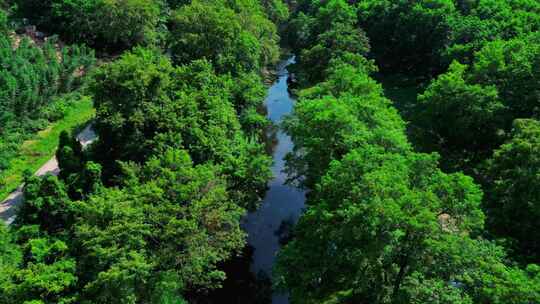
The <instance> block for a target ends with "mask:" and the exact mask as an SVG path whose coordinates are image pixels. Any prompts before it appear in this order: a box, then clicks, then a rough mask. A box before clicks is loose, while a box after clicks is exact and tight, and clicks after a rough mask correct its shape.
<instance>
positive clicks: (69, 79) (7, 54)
mask: <svg viewBox="0 0 540 304" xmlns="http://www.w3.org/2000/svg"><path fill="white" fill-rule="evenodd" d="M0 52H1V56H0V65H1V66H2V69H1V70H0V176H1V172H2V170H4V169H6V167H7V166H8V164H9V161H10V160H11V159H12V158H13V157H14V155H15V153H16V152H17V150H18V147H19V145H20V144H21V143H22V141H23V140H25V139H28V138H29V137H30V136H31V135H32V134H33V133H35V132H37V131H38V130H41V129H43V128H44V127H45V126H47V125H48V124H49V123H50V122H52V121H55V120H58V119H59V118H61V117H62V115H63V113H64V111H65V108H66V107H67V106H68V105H69V104H70V103H73V102H77V101H78V96H77V95H76V94H71V95H64V94H66V93H71V92H73V91H74V90H76V89H77V88H78V87H79V86H80V85H81V78H82V75H83V74H84V72H85V71H86V70H87V69H88V68H89V67H90V66H92V64H93V63H94V57H93V51H91V50H89V49H88V48H85V47H79V46H66V47H59V46H58V44H57V41H56V40H55V39H48V40H47V41H45V42H44V43H43V44H42V45H39V46H38V45H36V42H34V41H32V40H30V39H28V38H25V37H16V36H15V37H13V36H11V35H10V34H9V33H0ZM0 183H1V182H0Z"/></svg>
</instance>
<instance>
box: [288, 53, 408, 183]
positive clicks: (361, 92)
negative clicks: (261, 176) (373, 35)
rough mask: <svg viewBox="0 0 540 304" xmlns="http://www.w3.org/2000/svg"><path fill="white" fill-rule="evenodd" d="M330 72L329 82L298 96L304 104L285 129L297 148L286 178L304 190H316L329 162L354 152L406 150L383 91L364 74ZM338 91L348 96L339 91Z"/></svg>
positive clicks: (342, 68)
mask: <svg viewBox="0 0 540 304" xmlns="http://www.w3.org/2000/svg"><path fill="white" fill-rule="evenodd" d="M333 71H334V73H333V74H331V76H329V80H328V81H326V82H323V83H321V84H319V85H317V86H316V87H314V88H310V89H308V90H306V91H304V92H303V93H300V95H304V96H305V98H303V99H300V100H299V103H298V104H297V105H296V107H295V110H294V115H292V116H290V117H288V118H287V119H286V120H285V121H284V123H283V126H284V129H285V131H286V132H287V133H288V134H289V135H290V136H291V137H292V139H293V141H294V143H295V146H294V149H293V152H292V153H289V154H288V155H287V170H288V173H289V176H290V177H291V178H292V179H293V180H300V181H302V182H301V184H302V185H303V186H307V187H313V186H314V185H315V183H316V182H317V181H318V179H319V178H320V177H321V176H322V175H323V174H324V172H326V170H327V169H328V165H329V164H330V162H331V161H332V160H339V159H341V157H343V155H345V154H347V153H348V152H349V151H351V150H352V149H354V148H357V147H360V146H365V145H372V144H378V145H380V146H382V147H385V149H387V150H388V151H406V150H408V149H410V147H409V144H408V142H407V139H406V137H405V124H404V122H403V120H402V119H401V118H400V117H399V115H398V113H397V112H396V110H395V109H393V108H392V107H391V106H390V101H389V100H387V99H386V98H384V97H383V96H382V88H381V87H380V86H379V85H377V84H376V83H375V82H374V81H373V80H372V79H370V78H369V77H368V76H367V74H365V73H364V71H363V70H362V68H355V67H352V66H350V65H347V64H338V65H337V68H335V69H333ZM348 84H350V85H351V86H350V87H349V86H348ZM340 85H343V87H347V88H348V89H349V91H345V90H344V91H339V89H340V88H342V87H340ZM334 94H335V95H337V96H332V95H334ZM321 126H324V128H321Z"/></svg>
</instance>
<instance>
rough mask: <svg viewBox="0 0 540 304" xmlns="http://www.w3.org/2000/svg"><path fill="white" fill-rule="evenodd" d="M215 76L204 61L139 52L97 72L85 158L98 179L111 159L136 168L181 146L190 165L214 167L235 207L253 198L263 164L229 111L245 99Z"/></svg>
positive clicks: (111, 168) (112, 168)
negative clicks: (94, 164)
mask: <svg viewBox="0 0 540 304" xmlns="http://www.w3.org/2000/svg"><path fill="white" fill-rule="evenodd" d="M221 77H222V76H218V75H215V73H214V71H213V70H212V67H211V65H210V64H209V63H208V62H207V61H203V60H202V61H201V60H200V61H195V62H193V63H191V64H190V65H187V66H181V67H177V68H173V67H172V65H171V63H170V62H169V60H168V59H167V58H166V57H165V56H163V55H160V54H159V53H157V52H156V51H152V50H145V49H136V50H135V51H134V52H132V53H127V54H125V55H124V56H122V58H121V59H120V60H118V61H116V62H114V63H112V64H109V65H106V66H104V67H102V68H101V69H100V70H99V71H97V73H96V74H95V77H94V79H95V80H94V84H93V85H92V90H93V91H94V96H95V104H96V109H97V114H96V122H95V129H96V132H97V133H98V135H99V140H98V142H97V143H96V145H95V147H94V151H93V154H94V155H95V158H96V160H97V161H99V162H100V163H101V164H102V165H103V167H104V170H103V173H104V174H105V180H106V181H110V180H111V177H112V176H113V175H114V174H116V173H118V166H117V165H116V163H115V162H116V161H117V160H123V161H135V162H138V163H142V162H144V161H145V160H147V159H148V158H149V157H150V156H152V155H155V154H159V153H161V152H163V151H165V150H167V149H168V148H170V147H177V148H180V147H181V148H184V149H186V150H188V151H189V153H190V156H191V158H192V159H193V161H194V162H195V163H196V164H202V163H205V162H214V163H216V164H219V165H220V167H221V168H222V170H223V173H224V174H226V176H227V177H228V178H229V184H230V185H231V190H232V191H234V192H236V195H238V199H239V200H238V203H239V204H241V205H242V206H247V205H253V204H254V203H256V202H257V201H258V200H260V198H261V197H262V194H263V192H264V189H265V188H266V181H267V180H268V178H269V176H270V173H269V165H270V160H269V158H268V157H267V156H266V155H264V150H263V147H262V145H260V144H259V143H258V142H257V141H256V140H254V139H249V138H247V137H246V136H245V134H244V133H243V131H242V129H241V125H240V122H239V119H238V117H237V111H236V109H235V106H234V103H235V102H237V101H238V100H239V99H240V100H247V99H249V98H251V97H249V95H244V96H246V97H243V96H242V95H241V94H238V89H236V88H233V87H232V84H231V83H230V82H229V81H230V79H229V78H228V76H223V77H224V78H221ZM246 94H247V92H246ZM235 96H236V98H235ZM236 105H237V108H239V109H241V108H244V109H245V106H243V105H242V102H238V103H237V104H236ZM241 111H242V110H241Z"/></svg>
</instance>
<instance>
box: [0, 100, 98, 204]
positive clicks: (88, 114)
mask: <svg viewBox="0 0 540 304" xmlns="http://www.w3.org/2000/svg"><path fill="white" fill-rule="evenodd" d="M93 116H94V108H93V106H92V101H91V100H90V98H88V97H84V98H82V99H81V101H79V102H76V103H74V104H73V105H71V106H70V108H68V110H67V111H66V114H65V116H64V118H62V119H60V120H58V121H56V122H54V123H53V124H51V125H50V126H49V127H48V128H46V129H45V130H42V131H40V132H38V133H37V134H36V136H35V137H34V138H33V139H31V140H27V141H25V142H24V143H23V144H22V145H21V147H20V149H19V152H18V154H17V156H16V157H14V158H13V160H11V162H10V164H9V167H8V168H7V169H6V170H5V171H4V172H2V175H1V176H0V201H3V200H4V199H6V197H7V196H8V195H9V194H10V193H11V192H12V191H14V190H15V189H16V188H17V187H18V186H19V185H20V184H21V182H22V179H23V173H24V172H25V171H26V170H30V171H32V172H36V171H37V170H38V169H39V168H40V167H41V166H43V164H45V163H46V162H47V161H48V160H49V159H51V158H52V157H53V155H54V154H55V152H56V147H57V146H58V139H59V137H60V133H61V132H62V131H64V130H68V131H71V130H75V129H77V128H79V127H81V126H82V125H85V124H86V123H87V122H88V121H89V120H90V119H92V117H93Z"/></svg>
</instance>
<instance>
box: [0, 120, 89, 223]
mask: <svg viewBox="0 0 540 304" xmlns="http://www.w3.org/2000/svg"><path fill="white" fill-rule="evenodd" d="M77 139H78V140H79V142H80V143H81V145H82V146H83V148H85V147H86V146H88V145H89V144H90V143H92V142H93V141H94V140H95V139H96V134H95V133H94V131H92V128H91V126H90V125H88V126H87V127H86V128H84V130H82V131H81V133H79V135H77ZM59 172H60V169H59V168H58V161H57V160H56V157H53V158H51V159H50V160H49V161H47V162H46V163H45V164H44V165H43V166H41V168H39V169H38V170H37V171H36V173H35V175H36V176H43V175H46V174H52V175H58V173H59ZM23 188H24V184H21V185H20V186H19V187H18V188H17V189H16V190H15V191H13V192H12V193H11V194H10V195H9V196H8V197H7V198H6V199H5V200H4V201H3V202H2V203H1V204H0V220H2V221H4V222H5V223H6V224H8V225H9V224H11V223H12V222H13V220H14V219H15V215H16V214H17V208H18V207H19V206H20V204H21V203H22V201H23Z"/></svg>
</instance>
